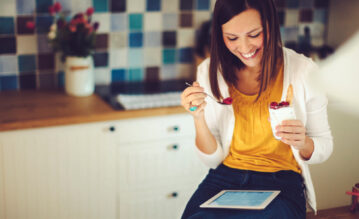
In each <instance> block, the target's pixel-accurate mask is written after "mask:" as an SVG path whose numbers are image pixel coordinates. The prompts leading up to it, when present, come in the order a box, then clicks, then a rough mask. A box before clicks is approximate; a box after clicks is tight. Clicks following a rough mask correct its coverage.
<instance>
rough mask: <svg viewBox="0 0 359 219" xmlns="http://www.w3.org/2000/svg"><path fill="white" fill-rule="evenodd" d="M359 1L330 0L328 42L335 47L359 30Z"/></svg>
mask: <svg viewBox="0 0 359 219" xmlns="http://www.w3.org/2000/svg"><path fill="white" fill-rule="evenodd" d="M358 11H359V1H358V0H345V1H343V0H330V6H329V18H328V44H329V45H330V46H332V47H334V48H336V47H338V46H339V45H341V44H342V43H343V42H344V41H346V40H347V39H348V38H349V37H350V36H351V35H352V34H354V33H355V32H356V31H359V13H358Z"/></svg>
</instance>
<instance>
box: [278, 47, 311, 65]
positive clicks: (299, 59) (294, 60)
mask: <svg viewBox="0 0 359 219" xmlns="http://www.w3.org/2000/svg"><path fill="white" fill-rule="evenodd" d="M283 54H284V59H285V60H286V61H288V62H289V63H290V64H292V65H303V64H315V63H314V61H313V60H312V59H311V58H309V57H307V56H305V55H303V54H299V53H297V52H296V51H294V50H292V49H289V48H283Z"/></svg>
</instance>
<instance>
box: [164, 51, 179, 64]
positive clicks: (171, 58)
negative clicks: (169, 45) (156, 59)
mask: <svg viewBox="0 0 359 219" xmlns="http://www.w3.org/2000/svg"><path fill="white" fill-rule="evenodd" d="M162 57H163V60H162V61H163V64H174V63H175V62H176V50H175V49H163V51H162Z"/></svg>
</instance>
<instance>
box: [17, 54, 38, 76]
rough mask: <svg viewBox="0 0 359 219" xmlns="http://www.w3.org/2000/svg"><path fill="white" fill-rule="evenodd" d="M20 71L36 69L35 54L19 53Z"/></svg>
mask: <svg viewBox="0 0 359 219" xmlns="http://www.w3.org/2000/svg"><path fill="white" fill-rule="evenodd" d="M18 61H19V72H31V71H35V70H36V56H35V55H19V56H18Z"/></svg>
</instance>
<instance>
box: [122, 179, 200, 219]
mask: <svg viewBox="0 0 359 219" xmlns="http://www.w3.org/2000/svg"><path fill="white" fill-rule="evenodd" d="M197 185H198V184H195V183H191V184H190V185H180V186H165V187H162V188H161V189H153V190H144V191H134V192H122V193H120V194H119V208H118V209H119V215H120V218H121V219H122V218H124V219H139V218H141V219H153V218H156V219H169V218H171V219H179V218H181V215H182V213H183V210H184V208H185V206H186V204H187V202H188V200H189V199H190V197H191V196H192V194H193V193H194V191H195V190H196V188H197Z"/></svg>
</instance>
